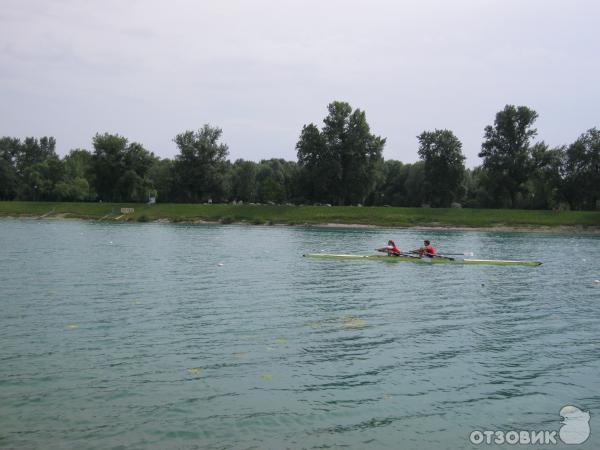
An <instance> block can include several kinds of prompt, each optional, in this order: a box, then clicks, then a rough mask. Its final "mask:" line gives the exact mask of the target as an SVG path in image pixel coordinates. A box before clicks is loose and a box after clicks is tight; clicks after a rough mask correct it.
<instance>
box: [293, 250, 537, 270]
mask: <svg viewBox="0 0 600 450" xmlns="http://www.w3.org/2000/svg"><path fill="white" fill-rule="evenodd" d="M302 256H305V257H307V258H319V259H353V260H362V259H374V260H378V261H390V262H396V261H409V262H415V263H425V264H432V263H433V264H437V263H445V264H488V265H493V266H530V267H534V266H541V265H542V263H541V262H539V261H515V260H507V259H462V258H460V259H459V258H449V257H443V256H439V257H434V258H429V257H423V258H421V257H419V256H416V255H415V256H410V255H401V256H387V255H334V254H331V253H306V254H305V255H302Z"/></svg>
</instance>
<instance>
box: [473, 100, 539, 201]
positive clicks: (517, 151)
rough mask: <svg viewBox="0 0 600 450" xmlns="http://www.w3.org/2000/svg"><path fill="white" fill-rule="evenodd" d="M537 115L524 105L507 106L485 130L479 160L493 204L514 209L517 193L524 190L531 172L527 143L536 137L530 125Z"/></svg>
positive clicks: (535, 131)
mask: <svg viewBox="0 0 600 450" xmlns="http://www.w3.org/2000/svg"><path fill="white" fill-rule="evenodd" d="M537 117H538V114H537V113H536V112H535V111H534V110H532V109H530V108H528V107H527V106H518V107H516V106H514V105H506V107H505V108H504V109H503V110H502V111H500V112H498V113H497V114H496V119H495V120H494V125H493V126H492V125H488V126H487V127H486V128H485V134H484V139H485V140H484V142H483V144H482V147H481V152H480V153H479V157H481V158H483V168H484V169H486V171H487V173H488V182H489V185H488V186H487V188H488V190H489V191H490V193H491V195H492V197H493V198H494V201H495V203H496V204H497V205H498V206H500V205H503V204H506V203H507V200H508V203H509V204H510V206H511V207H513V208H515V207H516V206H517V200H518V197H519V195H520V194H523V193H525V192H526V191H527V187H526V185H525V182H526V181H527V179H528V178H529V176H530V175H531V172H532V170H533V168H532V165H531V158H530V141H531V139H532V138H533V137H535V136H536V134H537V130H536V129H535V128H533V124H534V123H535V120H536V119H537Z"/></svg>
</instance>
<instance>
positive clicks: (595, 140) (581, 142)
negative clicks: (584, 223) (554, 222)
mask: <svg viewBox="0 0 600 450" xmlns="http://www.w3.org/2000/svg"><path fill="white" fill-rule="evenodd" d="M563 170H564V178H565V185H564V195H565V197H566V198H567V200H568V202H569V204H570V206H571V208H575V209H595V208H599V207H600V205H599V201H600V130H598V129H597V128H591V129H589V130H588V131H586V132H585V133H583V134H582V135H581V136H579V138H578V139H577V140H576V141H575V142H573V143H572V144H571V145H569V147H568V148H567V151H566V154H565V160H564V168H563Z"/></svg>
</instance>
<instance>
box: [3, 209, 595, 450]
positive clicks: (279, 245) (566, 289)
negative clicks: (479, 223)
mask: <svg viewBox="0 0 600 450" xmlns="http://www.w3.org/2000/svg"><path fill="white" fill-rule="evenodd" d="M427 237H429V238H430V239H431V240H432V241H433V243H434V245H436V247H438V248H439V249H440V250H444V249H445V250H446V251H448V252H451V251H452V252H463V251H472V252H474V253H475V256H476V257H480V258H501V259H535V260H541V261H543V262H544V264H543V265H542V266H540V267H537V268H531V267H496V266H457V265H446V264H436V265H425V264H413V263H386V262H381V261H331V260H314V259H308V258H302V254H303V253H308V252H319V251H326V252H331V253H335V252H338V253H339V252H343V253H362V254H368V253H371V252H372V251H371V250H372V249H373V248H375V247H377V246H381V245H384V244H385V243H386V242H387V239H388V238H393V239H395V241H396V243H397V244H398V245H399V247H400V248H402V249H407V248H410V247H415V246H418V245H419V244H420V243H421V241H422V239H423V238H427ZM598 261H600V239H599V238H598V237H595V236H564V235H563V236H558V235H544V234H523V233H499V232H458V231H435V232H433V231H428V232H422V231H418V230H389V229H388V230H386V229H341V228H340V229H332V228H302V227H267V226H264V227H261V226H237V225H225V226H220V225H196V226H194V225H162V224H110V223H101V222H84V221H51V220H48V221H45V220H0V448H18V449H34V448H44V449H58V448H60V449H108V448H115V449H120V448H122V449H125V448H127V449H188V448H189V449H192V448H202V449H250V448H252V449H254V448H256V449H283V448H292V449H297V448H298V449H299V448H349V449H363V448H375V449H377V448H394V449H395V448H408V449H412V448H414V449H416V448H425V449H446V448H447V449H451V448H452V449H460V448H490V446H486V445H484V444H482V445H480V446H476V445H473V444H471V443H470V442H469V434H470V433H471V431H473V430H505V431H508V430H559V428H560V426H561V424H560V420H561V418H560V416H559V414H558V413H559V410H560V409H561V407H563V406H564V405H567V404H572V405H576V406H578V407H579V408H581V409H582V410H585V411H589V412H590V413H591V422H590V425H591V429H592V434H591V436H590V437H589V439H588V440H587V442H585V443H584V444H582V445H580V446H578V447H573V446H569V448H589V449H592V448H599V447H600V420H599V417H600V285H598V284H595V283H594V280H597V279H600V264H599V263H598ZM557 436H558V435H557ZM492 447H493V446H492ZM504 447H505V448H507V447H506V446H504ZM543 447H544V446H539V447H536V448H543ZM564 447H567V446H564ZM529 448H531V446H529ZM553 448H563V444H559V445H554V446H553Z"/></svg>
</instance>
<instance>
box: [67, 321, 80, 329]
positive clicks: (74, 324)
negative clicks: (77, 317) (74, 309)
mask: <svg viewBox="0 0 600 450" xmlns="http://www.w3.org/2000/svg"><path fill="white" fill-rule="evenodd" d="M67 328H68V329H69V330H76V329H77V328H79V325H77V324H76V323H72V324H69V325H67Z"/></svg>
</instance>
